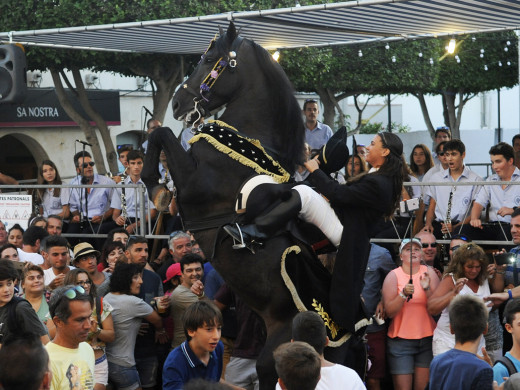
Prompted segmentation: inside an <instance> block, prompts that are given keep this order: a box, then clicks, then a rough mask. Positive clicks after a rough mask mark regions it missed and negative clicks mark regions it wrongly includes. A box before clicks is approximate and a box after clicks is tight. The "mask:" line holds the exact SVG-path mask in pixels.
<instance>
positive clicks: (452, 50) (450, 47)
mask: <svg viewBox="0 0 520 390" xmlns="http://www.w3.org/2000/svg"><path fill="white" fill-rule="evenodd" d="M456 45H457V42H456V41H455V38H451V39H450V42H449V43H448V47H447V51H448V53H449V54H453V53H455V47H456Z"/></svg>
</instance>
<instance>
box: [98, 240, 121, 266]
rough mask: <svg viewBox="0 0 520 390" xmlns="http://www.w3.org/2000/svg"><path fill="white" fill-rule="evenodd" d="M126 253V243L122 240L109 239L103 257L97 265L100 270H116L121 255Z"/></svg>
mask: <svg viewBox="0 0 520 390" xmlns="http://www.w3.org/2000/svg"><path fill="white" fill-rule="evenodd" d="M124 254H125V245H124V244H123V243H122V242H120V241H111V242H109V241H107V242H105V245H104V246H103V250H102V252H101V259H100V260H99V264H98V265H97V269H98V271H100V272H108V273H112V272H114V267H115V266H116V261H117V259H119V257H120V256H121V255H124Z"/></svg>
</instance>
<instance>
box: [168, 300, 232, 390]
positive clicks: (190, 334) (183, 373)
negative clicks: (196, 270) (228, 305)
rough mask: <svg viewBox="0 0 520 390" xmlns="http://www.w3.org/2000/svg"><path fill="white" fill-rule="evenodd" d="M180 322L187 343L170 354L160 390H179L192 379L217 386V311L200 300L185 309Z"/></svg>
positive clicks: (219, 320)
mask: <svg viewBox="0 0 520 390" xmlns="http://www.w3.org/2000/svg"><path fill="white" fill-rule="evenodd" d="M182 322H183V326H184V333H185V335H186V341H184V342H183V343H182V344H181V345H180V346H178V347H177V348H175V349H174V350H173V351H171V352H170V354H169V355H168V358H167V359H166V361H165V362H164V369H163V389H164V390H177V389H182V388H183V387H184V385H185V384H186V383H187V382H189V381H190V380H191V379H195V378H202V379H204V380H207V381H210V382H219V381H220V376H221V374H222V355H223V353H224V344H222V341H220V333H221V329H222V314H221V313H220V310H219V309H218V308H217V307H216V306H215V305H214V304H213V303H211V302H209V301H207V300H201V301H198V302H195V303H194V304H192V305H191V306H189V307H188V308H187V309H186V311H185V313H184V315H183V317H182Z"/></svg>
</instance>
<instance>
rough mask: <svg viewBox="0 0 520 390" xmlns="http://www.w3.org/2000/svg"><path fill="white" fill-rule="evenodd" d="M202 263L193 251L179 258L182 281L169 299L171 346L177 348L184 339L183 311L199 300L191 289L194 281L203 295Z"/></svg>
mask: <svg viewBox="0 0 520 390" xmlns="http://www.w3.org/2000/svg"><path fill="white" fill-rule="evenodd" d="M202 263H203V260H202V258H201V257H200V256H199V255H196V254H194V253H189V254H187V255H185V256H184V257H183V258H182V259H181V263H180V264H181V272H182V282H181V284H180V286H177V288H176V289H175V290H173V293H172V295H171V300H170V313H171V316H172V318H173V326H174V330H173V340H172V348H177V347H178V346H179V345H181V343H182V342H183V341H184V340H185V331H184V329H183V328H182V325H181V324H182V323H183V322H182V318H183V315H184V312H185V311H186V309H187V308H188V307H189V306H191V305H192V304H194V303H195V302H197V301H198V300H199V297H198V296H197V295H196V294H195V293H194V292H193V290H192V287H193V285H194V284H195V283H196V284H197V286H199V288H200V286H202V290H201V291H202V293H201V294H200V298H203V297H204V286H203V285H202V282H201V280H202V277H203V276H204V270H203V268H202ZM219 339H220V336H219Z"/></svg>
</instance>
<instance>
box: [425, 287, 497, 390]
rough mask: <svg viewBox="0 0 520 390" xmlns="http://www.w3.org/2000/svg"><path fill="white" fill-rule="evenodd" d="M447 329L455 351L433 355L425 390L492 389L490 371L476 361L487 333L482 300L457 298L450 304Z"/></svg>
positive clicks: (460, 296)
mask: <svg viewBox="0 0 520 390" xmlns="http://www.w3.org/2000/svg"><path fill="white" fill-rule="evenodd" d="M449 313H450V328H451V333H453V334H455V348H454V349H451V350H449V351H447V352H444V353H441V354H440V355H437V356H436V357H435V358H434V359H433V360H432V364H431V366H430V383H429V385H428V387H427V388H428V389H429V390H470V389H492V386H493V370H492V369H491V367H490V366H489V364H488V363H486V362H485V361H483V360H481V359H479V358H478V357H477V350H478V346H479V342H480V338H481V337H482V334H483V333H485V332H487V322H488V310H487V308H486V306H485V305H484V302H483V301H482V299H479V298H477V297H474V296H471V295H458V296H456V297H455V298H453V300H452V301H451V303H450V306H449Z"/></svg>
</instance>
